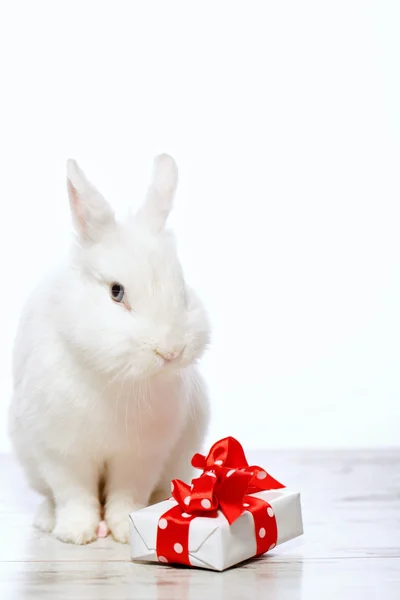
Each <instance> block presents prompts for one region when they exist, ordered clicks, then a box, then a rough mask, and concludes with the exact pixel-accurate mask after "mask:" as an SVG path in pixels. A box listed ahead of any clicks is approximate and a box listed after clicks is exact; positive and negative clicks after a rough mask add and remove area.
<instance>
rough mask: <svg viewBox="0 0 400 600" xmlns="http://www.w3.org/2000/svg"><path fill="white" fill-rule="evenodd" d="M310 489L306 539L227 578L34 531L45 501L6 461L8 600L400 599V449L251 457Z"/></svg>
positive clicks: (0, 553) (4, 570)
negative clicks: (69, 542)
mask: <svg viewBox="0 0 400 600" xmlns="http://www.w3.org/2000/svg"><path fill="white" fill-rule="evenodd" d="M249 459H251V462H252V463H253V464H254V463H256V464H260V465H262V466H264V467H265V468H266V469H268V470H269V471H270V472H271V474H272V475H274V476H276V477H277V478H278V479H280V480H281V481H283V482H284V483H286V485H287V486H290V487H292V488H294V489H299V490H300V491H301V492H302V501H303V513H304V526H305V535H304V536H303V537H302V538H299V539H297V540H294V541H292V542H289V543H287V544H285V545H283V546H280V547H278V548H276V549H275V550H274V551H272V552H271V553H269V555H268V556H267V557H264V558H261V559H258V560H253V561H250V562H248V563H246V564H245V565H242V566H240V567H237V568H233V569H231V570H229V571H226V572H224V573H215V572H207V571H201V570H195V569H185V568H180V569H178V568H172V567H168V566H162V565H136V564H133V563H131V562H130V561H129V549H128V547H127V546H123V545H120V544H117V543H115V542H113V541H112V540H111V539H110V538H107V539H105V540H98V541H97V542H95V543H93V544H91V545H89V546H85V547H75V546H71V545H67V544H62V543H61V542H58V541H57V540H55V539H53V538H51V537H49V536H46V535H42V534H39V533H38V532H37V531H35V530H33V529H32V527H31V519H32V513H33V511H34V508H35V505H36V503H37V501H38V499H37V498H36V497H35V496H34V495H33V494H32V493H31V492H30V491H29V490H28V489H27V487H26V484H25V482H24V479H23V478H22V476H21V474H20V472H19V470H18V468H17V466H16V465H15V463H14V462H13V460H12V459H11V458H10V457H8V456H0V598H1V599H2V600H17V599H18V600H19V599H22V598H23V599H28V598H29V599H30V600H31V599H32V600H33V599H35V598H38V599H39V598H40V599H41V600H46V599H47V598H48V599H49V600H50V599H51V600H53V599H57V600H65V599H67V598H68V599H71V600H80V599H82V600H87V599H88V598H96V599H99V600H103V599H104V600H105V599H107V600H108V599H110V600H111V599H113V600H122V599H124V598H127V599H128V598H129V600H150V599H152V600H205V599H206V598H207V599H211V600H213V599H219V598H224V599H225V598H226V599H228V600H239V599H246V600H247V599H248V600H258V599H259V598H265V599H271V600H275V599H277V598H278V599H280V598H283V599H284V600H300V599H306V600H309V599H314V598H315V599H318V600H330V599H331V598H332V599H335V600H347V599H351V600H358V599H360V600H361V599H362V600H369V599H371V598H373V599H378V598H379V599H380V600H391V599H393V600H395V599H396V600H399V599H400V450H399V451H379V452H376V451H363V452H283V453H276V452H259V453H256V454H253V455H250V454H249Z"/></svg>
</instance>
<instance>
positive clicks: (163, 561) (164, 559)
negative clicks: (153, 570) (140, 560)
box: [158, 556, 168, 563]
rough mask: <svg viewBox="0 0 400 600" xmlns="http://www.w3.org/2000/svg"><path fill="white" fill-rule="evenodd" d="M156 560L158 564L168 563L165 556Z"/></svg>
mask: <svg viewBox="0 0 400 600" xmlns="http://www.w3.org/2000/svg"><path fill="white" fill-rule="evenodd" d="M158 560H159V561H160V562H162V563H167V562H168V561H167V559H166V558H165V556H159V557H158Z"/></svg>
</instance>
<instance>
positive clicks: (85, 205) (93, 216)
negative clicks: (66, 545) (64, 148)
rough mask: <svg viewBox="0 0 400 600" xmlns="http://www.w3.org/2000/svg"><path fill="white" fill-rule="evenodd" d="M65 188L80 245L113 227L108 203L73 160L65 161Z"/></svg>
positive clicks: (98, 237)
mask: <svg viewBox="0 0 400 600" xmlns="http://www.w3.org/2000/svg"><path fill="white" fill-rule="evenodd" d="M67 187H68V195H69V201H70V205H71V212H72V217H73V221H74V225H75V229H76V232H77V234H78V236H79V239H80V241H81V243H83V244H86V245H87V244H92V243H95V242H97V241H99V240H100V238H101V237H102V236H103V234H104V233H106V232H107V231H108V230H110V229H112V228H113V227H114V226H115V217H114V212H113V210H112V208H111V207H110V205H109V204H108V202H107V201H106V200H105V199H104V198H103V196H102V195H101V194H100V192H98V191H97V190H96V188H95V187H94V186H93V185H92V184H91V183H90V182H89V181H88V180H87V179H86V177H85V174H84V172H83V171H82V169H81V168H80V167H79V165H78V163H77V162H76V161H75V160H71V159H70V160H68V161H67Z"/></svg>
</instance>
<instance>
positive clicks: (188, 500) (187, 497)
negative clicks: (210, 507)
mask: <svg viewBox="0 0 400 600" xmlns="http://www.w3.org/2000/svg"><path fill="white" fill-rule="evenodd" d="M183 502H184V504H186V506H189V504H190V496H186V498H185V499H184V501H183Z"/></svg>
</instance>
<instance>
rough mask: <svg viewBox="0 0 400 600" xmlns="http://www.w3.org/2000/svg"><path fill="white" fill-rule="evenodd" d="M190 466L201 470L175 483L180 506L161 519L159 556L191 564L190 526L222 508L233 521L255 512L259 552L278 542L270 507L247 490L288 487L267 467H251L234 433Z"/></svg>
mask: <svg viewBox="0 0 400 600" xmlns="http://www.w3.org/2000/svg"><path fill="white" fill-rule="evenodd" d="M192 465H193V466H194V467H196V468H198V469H202V471H203V473H202V474H201V476H200V477H198V478H196V479H193V480H192V485H191V486H190V485H188V484H187V483H184V482H183V481H180V480H179V479H174V481H173V482H172V496H173V498H174V499H175V500H176V501H177V503H178V505H177V506H174V507H173V508H171V509H170V510H168V511H167V512H166V513H164V514H163V515H162V516H161V518H160V519H159V521H158V530H157V547H156V552H157V557H158V560H159V561H160V562H163V563H180V564H185V565H190V559H189V528H190V523H191V521H193V519H195V518H196V517H209V518H211V519H212V518H215V517H216V516H217V515H218V510H220V511H221V512H222V513H223V514H224V516H225V517H226V519H227V521H228V522H229V524H230V525H232V523H233V522H234V521H236V519H238V518H239V517H240V515H241V514H242V513H243V512H244V511H245V510H247V511H249V512H251V514H252V515H253V520H254V532H255V537H256V545H257V551H256V554H255V556H258V555H260V554H264V552H267V551H268V550H271V548H273V547H274V546H275V545H276V541H277V537H278V532H277V526H276V519H275V515H274V511H273V509H272V507H271V506H270V505H269V504H268V502H265V501H264V500H261V499H259V498H255V497H254V496H251V495H249V494H254V493H255V492H260V491H263V490H277V489H281V488H283V487H285V486H284V485H282V484H281V483H279V481H277V480H276V479H274V478H273V477H271V475H269V474H268V473H267V472H266V471H265V470H264V469H262V468H261V467H256V466H253V467H251V466H249V464H248V462H247V460H246V456H245V454H244V451H243V448H242V446H241V444H240V443H239V442H238V441H237V440H235V439H234V438H232V437H227V438H224V439H223V440H220V441H219V442H216V443H215V444H214V445H213V446H212V448H211V450H210V452H209V453H208V456H203V455H201V454H195V455H194V456H193V459H192Z"/></svg>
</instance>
